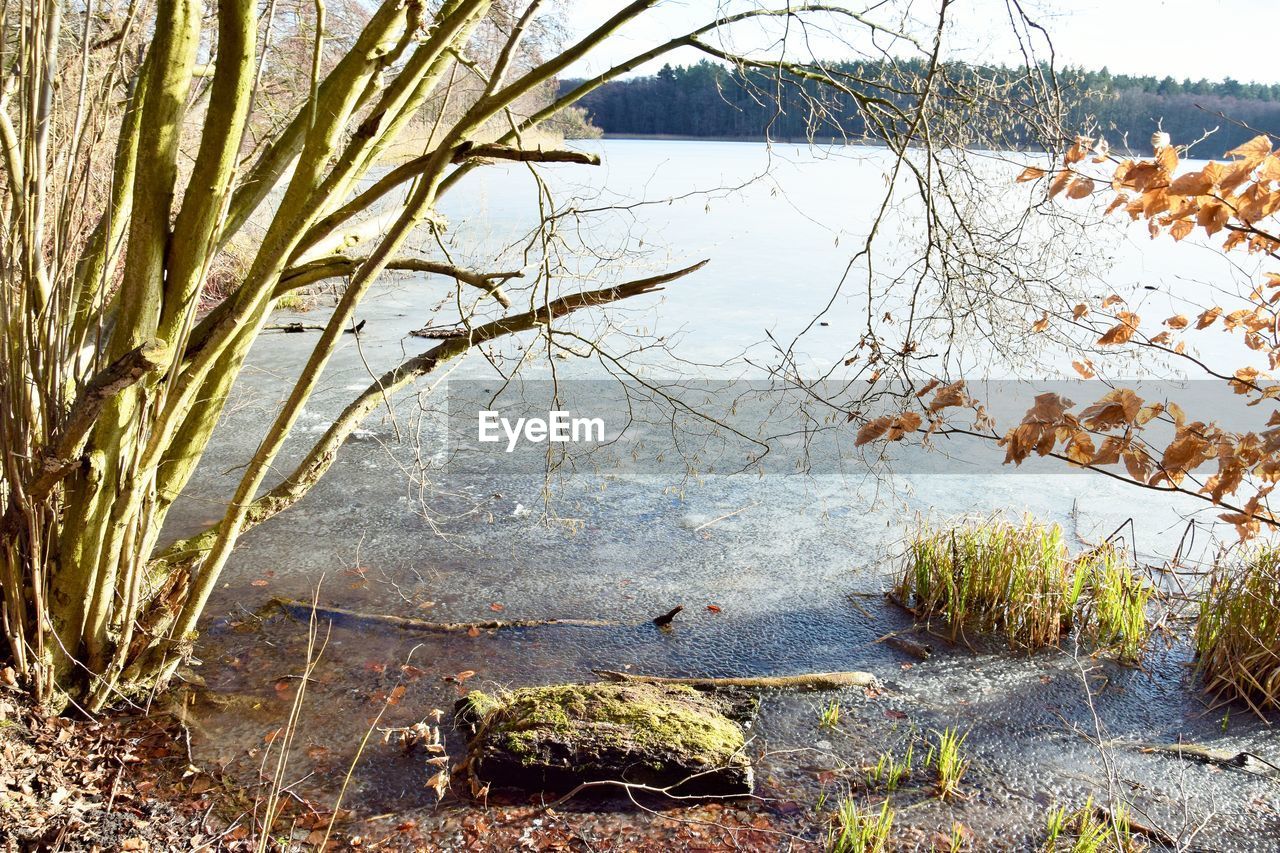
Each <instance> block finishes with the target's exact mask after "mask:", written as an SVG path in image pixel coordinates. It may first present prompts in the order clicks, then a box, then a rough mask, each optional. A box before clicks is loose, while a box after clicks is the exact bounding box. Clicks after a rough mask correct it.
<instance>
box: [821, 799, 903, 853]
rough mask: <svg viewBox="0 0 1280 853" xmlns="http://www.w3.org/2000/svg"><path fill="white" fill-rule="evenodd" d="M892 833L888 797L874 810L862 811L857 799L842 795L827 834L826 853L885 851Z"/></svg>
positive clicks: (891, 814) (871, 852)
mask: <svg viewBox="0 0 1280 853" xmlns="http://www.w3.org/2000/svg"><path fill="white" fill-rule="evenodd" d="M892 832H893V806H892V805H890V803H889V801H888V800H885V801H884V804H883V805H881V806H880V811H878V812H875V811H871V810H867V811H863V810H862V808H861V807H859V805H858V801H857V800H855V799H854V798H853V797H846V798H844V799H843V800H841V801H840V805H839V807H838V808H837V809H836V814H835V826H833V827H832V828H831V830H830V831H829V832H828V834H827V853H887V851H888V850H889V837H890V835H891V834H892Z"/></svg>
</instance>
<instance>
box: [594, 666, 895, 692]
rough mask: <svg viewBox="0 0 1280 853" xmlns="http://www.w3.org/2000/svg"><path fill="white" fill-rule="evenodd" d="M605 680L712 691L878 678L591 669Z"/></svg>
mask: <svg viewBox="0 0 1280 853" xmlns="http://www.w3.org/2000/svg"><path fill="white" fill-rule="evenodd" d="M591 671H592V672H594V673H595V674H596V675H598V676H600V677H601V678H603V679H605V680H607V681H619V682H630V683H639V684H683V685H685V686H687V687H694V688H701V689H704V690H715V689H718V688H722V687H745V688H754V689H757V690H799V691H809V690H840V689H841V688H844V687H876V686H878V685H879V683H880V682H879V681H878V680H877V679H876V677H875V676H874V675H872V674H871V673H869V672H858V671H852V672H810V673H805V674H803V675H763V676H757V677H745V678H664V677H662V676H657V675H631V674H630V673H626V672H615V671H614V670H611V669H593V670H591Z"/></svg>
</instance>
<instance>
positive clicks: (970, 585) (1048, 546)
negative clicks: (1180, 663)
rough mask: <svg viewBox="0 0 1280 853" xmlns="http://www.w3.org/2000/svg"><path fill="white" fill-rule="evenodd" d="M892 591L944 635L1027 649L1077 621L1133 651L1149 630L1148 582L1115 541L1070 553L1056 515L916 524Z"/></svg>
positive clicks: (1092, 634)
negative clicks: (987, 638) (1041, 519)
mask: <svg viewBox="0 0 1280 853" xmlns="http://www.w3.org/2000/svg"><path fill="white" fill-rule="evenodd" d="M894 594H895V595H896V596H897V598H898V599H899V600H900V601H902V602H903V603H905V604H907V605H908V606H910V607H911V608H912V609H913V610H914V611H915V612H916V613H917V614H918V615H919V616H920V617H922V618H925V619H933V618H940V619H942V620H943V621H945V622H946V623H947V624H948V626H949V628H950V632H951V638H952V639H953V640H954V639H958V638H959V637H960V636H962V635H963V634H964V632H966V631H974V632H976V633H978V634H986V635H995V636H999V637H1001V638H1003V639H1004V641H1005V642H1006V643H1007V644H1008V645H1009V647H1010V648H1014V649H1020V650H1032V649H1038V648H1044V647H1046V646H1057V645H1059V644H1060V643H1061V641H1062V637H1063V636H1064V635H1066V634H1067V633H1068V632H1069V631H1070V630H1072V629H1073V628H1074V627H1077V626H1079V627H1080V629H1081V633H1082V634H1083V635H1084V636H1086V637H1088V638H1089V639H1090V640H1091V641H1092V642H1094V643H1096V644H1097V645H1099V646H1105V647H1110V648H1113V649H1115V650H1116V652H1117V654H1119V656H1121V657H1122V658H1125V659H1127V660H1136V659H1137V658H1138V657H1140V655H1141V652H1142V649H1143V648H1144V647H1145V645H1146V643H1147V640H1148V639H1149V637H1150V633H1151V629H1150V624H1149V621H1148V619H1147V604H1148V602H1149V601H1150V599H1151V597H1152V595H1153V594H1154V588H1153V587H1152V585H1151V584H1150V582H1148V581H1147V580H1146V579H1145V578H1142V577H1141V576H1140V575H1139V574H1138V573H1137V571H1136V569H1134V567H1133V565H1132V562H1131V561H1130V560H1129V558H1128V555H1127V554H1126V553H1125V552H1124V551H1123V550H1122V549H1120V548H1118V547H1115V546H1113V545H1103V546H1100V547H1098V548H1095V549H1093V550H1091V551H1089V552H1087V553H1085V554H1083V555H1081V556H1080V557H1077V558H1072V557H1071V555H1070V554H1069V552H1068V550H1067V546H1066V543H1065V541H1064V539H1063V535H1062V529H1061V528H1060V527H1058V526H1057V525H1056V524H1055V525H1045V524H1040V523H1038V522H1036V521H1034V520H1032V519H1026V520H1024V521H1023V522H1022V523H1021V524H1015V523H1013V522H1010V521H1007V520H1005V519H1001V518H986V519H980V520H974V521H966V522H964V523H961V524H958V525H954V526H950V527H931V526H927V525H926V526H924V527H922V528H921V529H920V530H919V531H918V532H917V533H916V535H915V536H914V537H913V538H912V539H911V541H910V543H909V546H908V549H907V555H906V565H905V567H904V569H903V571H902V574H901V575H900V576H899V578H898V582H897V584H896V586H895V587H894Z"/></svg>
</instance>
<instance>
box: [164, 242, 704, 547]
mask: <svg viewBox="0 0 1280 853" xmlns="http://www.w3.org/2000/svg"><path fill="white" fill-rule="evenodd" d="M706 264H707V261H705V260H704V261H699V262H698V263H696V264H693V265H692V266H688V267H685V268H683V269H679V270H675V271H673V272H669V273H663V274H662V275H657V276H652V277H649V278H642V279H637V280H635V281H629V282H625V283H623V284H619V285H616V286H614V287H606V288H602V289H600V290H590V291H585V292H580V293H573V294H569V295H568V296H562V297H561V298H559V299H554V300H552V301H550V302H548V303H547V304H545V305H543V306H541V307H539V308H536V309H534V310H532V311H526V312H525V313H523V314H516V315H514V316H511V317H504V318H502V319H499V320H494V321H493V322H490V323H485V324H483V325H481V326H476V327H475V328H473V329H471V333H470V335H468V336H463V337H460V338H451V339H449V340H447V341H444V342H442V343H440V344H437V345H436V346H434V347H432V348H431V349H429V350H427V351H426V352H423V353H422V354H420V355H418V356H416V357H415V358H411V359H409V360H408V361H406V362H404V363H403V364H401V365H400V366H398V367H396V368H394V369H393V370H390V371H388V372H386V373H384V374H383V375H382V376H380V377H378V379H377V381H375V382H374V383H373V384H371V385H370V386H369V387H368V388H366V389H365V390H364V392H363V393H362V394H361V395H360V396H359V397H357V398H356V399H355V400H353V401H352V402H351V404H350V405H348V406H347V407H346V409H344V410H343V412H342V414H341V415H339V416H338V417H337V418H336V419H335V420H334V422H333V424H332V425H330V427H329V429H328V430H327V431H326V432H325V434H324V435H323V436H321V438H320V440H319V441H318V442H316V444H315V446H314V447H312V448H311V450H310V452H308V453H307V455H306V457H305V458H304V459H303V460H302V462H301V463H300V464H299V465H298V467H297V468H295V469H294V471H293V473H291V474H290V475H289V476H288V477H286V478H285V479H284V480H283V481H282V482H281V483H280V484H279V485H277V486H276V487H275V488H273V489H271V490H270V491H269V492H267V493H266V494H264V495H262V496H261V497H259V498H257V499H256V500H255V501H254V502H253V504H252V505H251V506H250V507H249V510H248V512H247V513H246V515H245V519H244V522H243V525H244V527H243V529H244V530H248V529H250V528H251V527H255V526H257V525H259V524H261V523H262V522H264V521H266V520H267V519H269V518H271V517H272V516H274V515H276V514H278V513H280V512H283V511H284V510H286V509H288V508H289V507H291V506H293V505H294V504H296V503H297V502H298V501H299V500H301V499H302V498H303V497H304V496H305V495H306V493H307V492H308V491H310V489H311V487H312V486H314V485H315V484H316V483H317V482H319V480H320V478H321V477H322V476H324V474H325V472H327V471H328V470H329V468H330V467H331V466H332V465H333V462H334V460H335V459H336V458H337V454H338V450H339V449H340V448H341V447H342V444H343V442H345V441H346V440H347V437H348V436H350V435H351V433H352V432H354V431H355V430H356V429H357V428H358V427H359V426H360V424H361V423H363V422H364V419H365V418H367V417H368V416H369V415H370V414H371V413H372V412H373V411H374V410H376V409H377V408H378V407H379V406H380V405H382V403H383V402H384V401H385V400H386V399H387V397H388V396H390V395H391V394H393V393H395V392H396V391H398V390H400V389H402V388H404V387H405V386H407V385H410V384H412V383H413V382H414V381H416V380H417V379H418V378H420V377H422V376H425V375H426V374H428V373H430V372H432V371H433V370H435V369H436V368H437V367H439V366H440V365H441V364H444V363H445V362H447V361H450V360H452V359H454V358H457V357H458V356H460V355H462V354H464V353H466V352H467V351H468V350H470V349H471V348H472V347H474V346H476V345H478V344H482V343H486V342H488V341H492V340H495V339H497V338H500V337H504V336H506V335H511V334H517V333H519V332H526V331H529V330H530V329H535V328H538V327H539V326H545V325H547V324H548V323H549V322H551V321H552V320H554V319H556V318H558V317H564V316H567V315H569V314H572V313H573V312H575V311H578V310H580V309H582V308H589V307H594V306H599V305H606V304H608V303H610V302H618V301H621V300H623V299H629V298H631V297H633V296H639V295H640V294H643V293H652V292H654V291H656V290H659V289H660V288H661V287H662V285H664V284H667V283H669V282H672V281H675V280H677V279H680V278H683V277H685V276H687V275H690V274H691V273H694V272H697V271H698V270H700V269H702V267H704V266H705V265H706ZM217 535H218V527H217V525H214V526H212V527H210V528H208V529H207V530H205V531H204V532H202V533H199V534H197V535H196V536H193V537H191V538H189V539H184V540H182V541H180V542H176V543H174V544H173V545H172V546H170V547H169V548H168V549H167V550H166V551H165V552H164V553H163V554H161V555H160V556H159V557H157V558H156V561H155V562H157V563H161V564H167V565H168V566H177V565H180V564H184V563H187V562H192V561H196V560H198V559H199V557H200V555H201V554H203V553H204V552H207V551H208V550H209V549H210V548H211V547H212V546H213V543H214V541H215V540H216V538H217Z"/></svg>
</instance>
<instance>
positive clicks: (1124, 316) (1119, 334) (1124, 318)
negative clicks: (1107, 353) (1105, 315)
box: [1098, 311, 1141, 346]
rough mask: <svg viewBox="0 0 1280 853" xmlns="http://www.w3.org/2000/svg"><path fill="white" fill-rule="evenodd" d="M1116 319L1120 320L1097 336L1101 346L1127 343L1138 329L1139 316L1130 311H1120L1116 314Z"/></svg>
mask: <svg viewBox="0 0 1280 853" xmlns="http://www.w3.org/2000/svg"><path fill="white" fill-rule="evenodd" d="M1116 319H1117V320H1119V321H1120V322H1119V323H1117V324H1116V325H1115V326H1112V327H1111V328H1110V329H1108V330H1107V331H1106V333H1105V334H1103V336H1102V337H1100V338H1098V343H1099V344H1100V345H1102V346H1115V345H1118V344H1124V343H1128V342H1129V340H1130V339H1131V338H1132V337H1133V334H1134V332H1136V331H1138V323H1139V321H1140V320H1141V318H1140V317H1139V316H1138V315H1137V314H1134V313H1133V312H1132V311H1121V312H1119V313H1118V314H1116Z"/></svg>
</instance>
